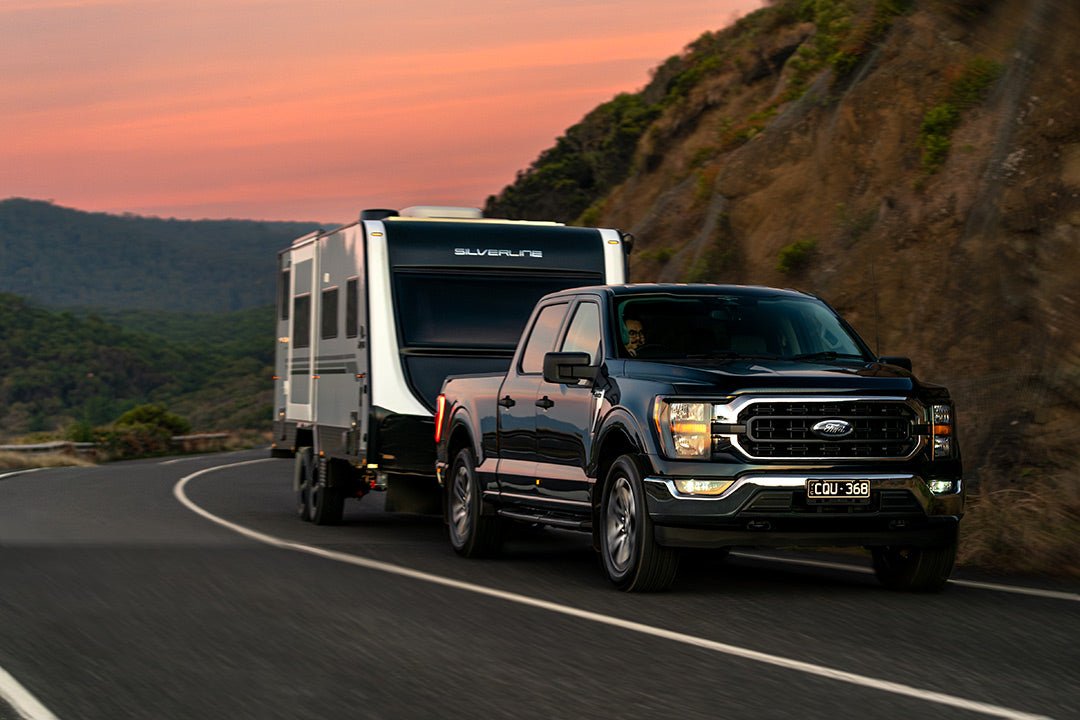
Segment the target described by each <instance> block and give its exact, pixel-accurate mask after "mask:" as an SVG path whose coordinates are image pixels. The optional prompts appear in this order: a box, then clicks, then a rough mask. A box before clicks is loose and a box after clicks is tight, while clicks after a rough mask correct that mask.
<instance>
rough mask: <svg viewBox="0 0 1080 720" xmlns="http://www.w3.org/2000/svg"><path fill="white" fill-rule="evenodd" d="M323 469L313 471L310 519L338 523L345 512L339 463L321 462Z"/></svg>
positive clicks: (309, 494) (314, 521)
mask: <svg viewBox="0 0 1080 720" xmlns="http://www.w3.org/2000/svg"><path fill="white" fill-rule="evenodd" d="M320 466H321V467H323V468H325V469H324V470H323V471H321V472H319V471H316V472H313V473H312V476H311V485H310V492H309V493H308V519H310V520H311V522H313V523H315V524H316V525H337V524H339V523H340V522H341V518H342V516H343V515H344V513H345V494H344V493H343V492H342V481H343V480H344V478H342V477H338V476H337V475H340V467H339V465H338V463H336V462H334V461H332V460H330V461H327V462H326V463H320Z"/></svg>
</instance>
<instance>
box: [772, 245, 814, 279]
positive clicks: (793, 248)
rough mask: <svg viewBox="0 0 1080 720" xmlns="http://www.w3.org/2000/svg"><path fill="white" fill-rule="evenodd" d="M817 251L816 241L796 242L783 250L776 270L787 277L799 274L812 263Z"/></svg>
mask: <svg viewBox="0 0 1080 720" xmlns="http://www.w3.org/2000/svg"><path fill="white" fill-rule="evenodd" d="M816 250H817V242H816V241H815V240H796V241H795V242H793V243H791V244H790V245H786V246H784V247H783V248H781V250H780V257H779V259H778V261H777V263H776V269H777V270H779V271H780V272H782V273H784V274H785V275H794V274H796V273H799V272H801V271H802V270H803V269H805V268H806V266H807V265H808V264H809V263H810V258H811V256H812V255H813V254H814V252H815V251H816Z"/></svg>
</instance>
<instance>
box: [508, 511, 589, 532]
mask: <svg viewBox="0 0 1080 720" xmlns="http://www.w3.org/2000/svg"><path fill="white" fill-rule="evenodd" d="M497 514H498V515H499V516H500V517H504V518H509V519H511V520H520V521H522V522H531V523H538V524H540V525H550V526H552V527H557V528H563V529H564V530H576V531H578V532H592V523H591V522H590V521H588V520H577V519H575V518H568V517H559V516H556V515H548V514H540V513H530V512H523V511H521V510H507V509H506V508H500V509H499V510H498V511H497Z"/></svg>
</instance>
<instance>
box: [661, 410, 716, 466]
mask: <svg viewBox="0 0 1080 720" xmlns="http://www.w3.org/2000/svg"><path fill="white" fill-rule="evenodd" d="M653 420H654V421H655V423H656V431H657V432H658V433H659V434H660V439H661V441H662V442H663V443H664V448H665V451H666V454H667V455H668V456H670V457H673V458H679V459H693V458H707V457H709V455H710V454H711V452H712V404H711V403H694V402H668V401H666V400H663V399H662V398H657V399H656V402H655V403H654V406H653Z"/></svg>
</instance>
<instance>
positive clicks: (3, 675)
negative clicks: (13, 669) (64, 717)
mask: <svg viewBox="0 0 1080 720" xmlns="http://www.w3.org/2000/svg"><path fill="white" fill-rule="evenodd" d="M0 700H3V701H4V702H6V703H7V704H8V705H10V706H11V707H12V708H13V709H14V710H15V714H16V715H18V716H19V717H21V718H23V720H57V717H56V716H55V715H53V714H52V713H51V712H50V711H49V709H48V708H47V707H45V706H44V705H42V704H41V701H40V700H38V699H37V698H36V697H34V696H33V694H32V693H31V692H30V691H29V690H27V689H26V688H25V687H23V685H22V683H20V682H19V681H18V680H16V679H15V678H14V677H13V676H12V674H11V673H9V672H8V671H7V670H5V669H4V668H2V667H0Z"/></svg>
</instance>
